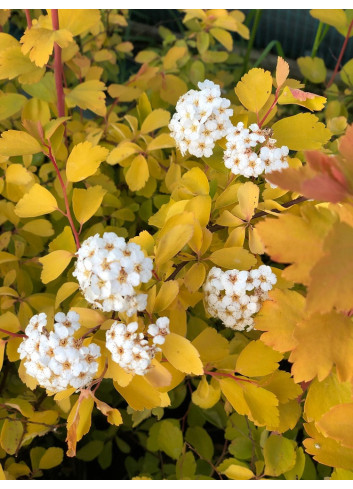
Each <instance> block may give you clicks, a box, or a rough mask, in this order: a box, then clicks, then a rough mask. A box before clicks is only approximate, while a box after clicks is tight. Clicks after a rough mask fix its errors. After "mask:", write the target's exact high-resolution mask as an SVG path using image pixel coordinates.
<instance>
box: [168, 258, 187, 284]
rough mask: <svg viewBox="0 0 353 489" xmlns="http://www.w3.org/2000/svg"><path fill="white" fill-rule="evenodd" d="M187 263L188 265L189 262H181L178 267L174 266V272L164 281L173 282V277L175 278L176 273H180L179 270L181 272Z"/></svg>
mask: <svg viewBox="0 0 353 489" xmlns="http://www.w3.org/2000/svg"><path fill="white" fill-rule="evenodd" d="M188 263H190V262H189V261H182V262H181V263H179V264H178V265H176V266H175V270H174V272H173V273H171V274H170V275H169V277H168V278H166V280H165V281H166V282H167V281H168V280H174V279H175V277H176V276H177V275H178V273H179V272H180V270H182V269H183V268H184V267H185V266H186V265H187V264H188Z"/></svg>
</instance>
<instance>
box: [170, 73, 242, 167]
mask: <svg viewBox="0 0 353 489" xmlns="http://www.w3.org/2000/svg"><path fill="white" fill-rule="evenodd" d="M198 87H199V88H200V90H189V91H188V92H187V93H185V94H184V95H183V96H182V97H180V98H179V100H178V102H177V104H176V113H175V114H174V115H173V117H172V120H171V121H170V124H169V129H170V131H171V136H172V137H173V138H174V139H175V142H176V144H177V147H178V148H179V149H180V151H181V153H182V154H183V155H184V154H185V153H186V151H189V153H190V154H192V155H194V156H197V157H198V158H201V157H202V156H206V157H207V158H208V157H210V156H211V155H212V152H213V148H214V145H215V141H217V140H218V139H221V138H223V137H224V136H226V134H227V132H228V130H229V128H230V127H231V126H232V124H231V122H230V120H229V118H230V117H231V116H232V115H233V110H232V109H229V106H230V101H229V100H228V99H226V98H222V97H221V89H220V87H219V85H216V84H215V83H213V82H212V81H209V80H205V81H204V82H202V83H201V82H199V83H198Z"/></svg>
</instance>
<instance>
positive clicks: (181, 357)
mask: <svg viewBox="0 0 353 489" xmlns="http://www.w3.org/2000/svg"><path fill="white" fill-rule="evenodd" d="M162 351H163V354H164V356H165V357H166V359H167V360H168V362H170V363H171V364H172V365H173V367H174V368H176V369H177V370H180V371H181V372H184V373H186V374H194V375H202V374H203V366H202V362H201V360H200V354H199V352H198V351H197V350H196V348H195V347H194V346H193V345H192V343H191V342H190V341H189V340H188V339H186V338H184V337H183V336H180V335H178V334H175V333H170V334H169V335H167V336H166V339H165V343H164V344H163V345H162Z"/></svg>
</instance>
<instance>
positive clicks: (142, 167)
mask: <svg viewBox="0 0 353 489" xmlns="http://www.w3.org/2000/svg"><path fill="white" fill-rule="evenodd" d="M149 176H150V175H149V169H148V164H147V161H146V158H145V157H144V156H143V155H142V154H139V155H137V156H135V158H134V159H133V160H132V162H131V165H130V166H129V168H128V170H127V172H126V174H125V179H126V183H127V184H128V186H129V189H130V190H132V191H133V192H136V191H137V190H141V189H142V188H143V187H144V186H145V184H146V182H147V180H148V178H149Z"/></svg>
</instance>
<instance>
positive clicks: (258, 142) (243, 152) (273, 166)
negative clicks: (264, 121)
mask: <svg viewBox="0 0 353 489" xmlns="http://www.w3.org/2000/svg"><path fill="white" fill-rule="evenodd" d="M226 139H227V145H226V146H227V149H226V151H225V152H224V164H225V166H226V168H229V169H230V170H231V172H232V173H234V175H243V176H244V177H247V178H250V177H258V176H259V175H261V173H264V172H265V173H271V172H273V171H275V170H282V169H284V168H288V166H289V165H288V161H287V156H288V152H289V150H288V148H287V146H282V147H281V148H277V147H276V139H273V138H271V137H270V133H269V131H268V129H263V130H262V129H260V128H259V126H258V125H257V124H251V125H250V126H249V128H248V129H246V128H244V124H243V123H242V122H239V123H238V124H237V125H236V126H235V127H234V126H233V127H232V128H231V129H230V130H229V131H228V133H227V136H226Z"/></svg>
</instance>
